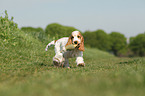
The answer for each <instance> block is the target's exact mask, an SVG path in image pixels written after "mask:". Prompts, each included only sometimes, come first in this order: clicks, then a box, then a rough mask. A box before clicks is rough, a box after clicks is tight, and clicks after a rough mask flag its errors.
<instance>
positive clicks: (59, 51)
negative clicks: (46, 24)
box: [45, 31, 85, 68]
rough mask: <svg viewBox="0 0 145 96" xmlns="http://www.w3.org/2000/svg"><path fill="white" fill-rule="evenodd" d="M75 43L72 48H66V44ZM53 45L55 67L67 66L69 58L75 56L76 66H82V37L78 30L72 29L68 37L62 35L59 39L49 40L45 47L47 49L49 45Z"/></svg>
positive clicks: (83, 64)
mask: <svg viewBox="0 0 145 96" xmlns="http://www.w3.org/2000/svg"><path fill="white" fill-rule="evenodd" d="M71 44H73V45H76V46H75V48H74V49H71V50H67V49H66V46H69V45H71ZM53 45H54V46H55V56H54V57H53V64H54V65H55V66H57V67H59V66H65V67H67V68H70V67H69V58H74V57H76V63H77V66H81V67H84V66H85V63H84V59H83V52H84V38H83V36H82V35H81V33H80V32H79V31H73V32H72V33H71V36H70V37H63V38H60V39H59V40H54V41H51V42H50V43H49V44H48V45H47V46H46V48H45V50H46V51H47V50H48V48H49V47H51V46H53Z"/></svg>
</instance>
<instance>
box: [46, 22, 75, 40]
mask: <svg viewBox="0 0 145 96" xmlns="http://www.w3.org/2000/svg"><path fill="white" fill-rule="evenodd" d="M76 30H77V29H76V28H74V27H68V26H63V25H60V24H57V23H52V24H49V25H47V27H46V29H45V33H46V34H50V36H51V37H55V38H56V39H59V38H61V37H68V36H70V34H71V32H73V31H76Z"/></svg>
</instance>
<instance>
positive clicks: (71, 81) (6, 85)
mask: <svg viewBox="0 0 145 96" xmlns="http://www.w3.org/2000/svg"><path fill="white" fill-rule="evenodd" d="M5 33H6V34H5ZM5 33H2V34H0V36H1V37H5V38H6V39H4V38H0V41H1V42H0V96H144V95H145V71H144V70H145V58H117V57H115V56H113V55H111V54H109V53H106V52H102V51H99V50H97V49H93V48H85V52H84V60H85V63H86V66H85V67H83V68H81V67H76V64H75V59H70V66H71V69H67V68H55V67H53V64H52V58H53V56H54V49H53V48H50V49H49V51H48V52H45V46H46V44H44V43H42V42H40V41H39V40H38V39H37V38H33V36H32V35H31V34H26V33H24V32H22V31H20V30H17V31H13V32H12V33H8V32H7V30H6V31H5ZM7 34H8V36H7ZM51 40H52V39H51V38H49V39H48V42H49V41H51Z"/></svg>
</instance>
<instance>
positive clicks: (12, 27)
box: [0, 11, 19, 45]
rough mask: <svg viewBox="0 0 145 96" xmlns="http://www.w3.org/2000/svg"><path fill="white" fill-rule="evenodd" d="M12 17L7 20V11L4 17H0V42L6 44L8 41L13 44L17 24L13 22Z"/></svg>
mask: <svg viewBox="0 0 145 96" xmlns="http://www.w3.org/2000/svg"><path fill="white" fill-rule="evenodd" d="M13 19H14V18H13V17H12V18H11V19H10V20H9V18H8V14H7V11H5V17H2V16H1V17H0V39H2V40H1V42H0V44H8V43H9V42H10V41H11V43H12V44H13V45H15V38H16V36H15V31H18V30H19V29H18V26H17V24H16V23H14V22H13Z"/></svg>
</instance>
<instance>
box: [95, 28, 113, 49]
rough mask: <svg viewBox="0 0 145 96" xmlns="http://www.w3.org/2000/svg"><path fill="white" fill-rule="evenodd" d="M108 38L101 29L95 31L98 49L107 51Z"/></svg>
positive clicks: (108, 45)
mask: <svg viewBox="0 0 145 96" xmlns="http://www.w3.org/2000/svg"><path fill="white" fill-rule="evenodd" d="M110 45H111V42H110V38H109V35H108V34H107V33H105V32H104V31H103V30H97V31H96V46H97V48H98V49H100V50H104V51H109V50H110Z"/></svg>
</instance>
